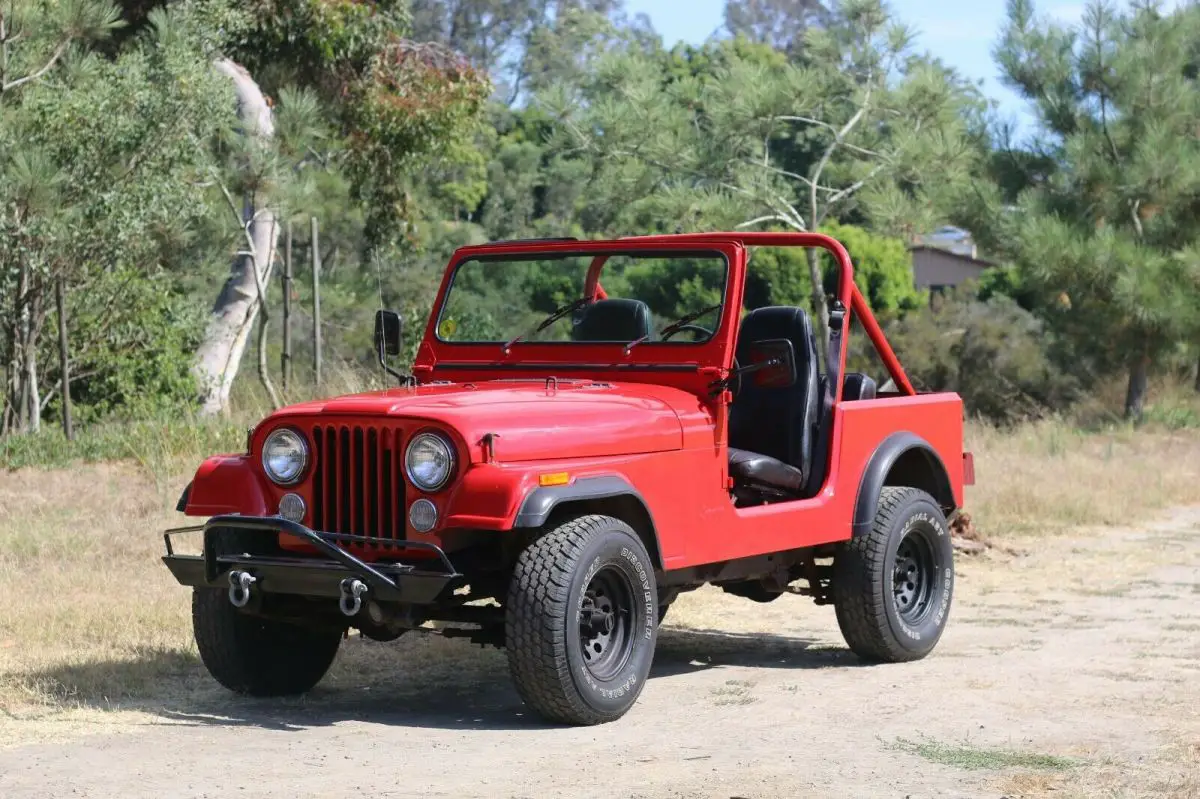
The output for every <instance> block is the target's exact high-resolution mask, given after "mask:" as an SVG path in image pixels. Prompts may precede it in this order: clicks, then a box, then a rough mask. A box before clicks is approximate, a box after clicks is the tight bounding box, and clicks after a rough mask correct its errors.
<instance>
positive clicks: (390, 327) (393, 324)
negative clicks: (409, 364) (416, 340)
mask: <svg viewBox="0 0 1200 799" xmlns="http://www.w3.org/2000/svg"><path fill="white" fill-rule="evenodd" d="M403 329H404V322H403V320H402V319H401V318H400V314H398V313H396V312H395V311H384V310H379V311H376V312H375V349H376V350H377V351H378V352H379V359H380V361H382V360H383V358H384V356H385V355H399V354H400V349H401V344H402V342H403V332H402V331H403Z"/></svg>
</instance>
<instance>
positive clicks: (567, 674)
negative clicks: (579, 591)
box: [504, 514, 641, 725]
mask: <svg viewBox="0 0 1200 799" xmlns="http://www.w3.org/2000/svg"><path fill="white" fill-rule="evenodd" d="M614 526H615V527H618V528H623V531H624V532H626V533H627V534H628V535H629V536H630V538H631V539H632V541H633V542H635V543H637V544H638V546H639V547H640V546H641V544H640V540H639V539H638V537H637V534H636V533H635V532H634V531H633V529H632V528H630V527H629V526H628V525H626V524H625V523H624V522H622V521H620V520H619V519H615V518H613V517H610V516H602V515H599V514H589V515H586V516H579V517H577V518H574V519H570V520H568V521H565V522H563V523H562V524H560V525H558V526H557V527H554V528H553V529H550V530H549V531H547V532H546V533H544V534H543V535H542V536H541V537H540V538H538V539H537V540H536V541H534V542H533V543H532V544H530V545H529V546H528V547H527V548H526V549H525V550H524V551H523V552H522V553H521V555H520V557H518V558H517V563H516V566H515V568H514V569H513V574H512V579H511V581H510V583H509V591H508V608H507V612H506V613H505V630H504V634H505V635H504V637H505V650H506V652H507V656H508V665H509V670H510V672H511V673H512V679H513V683H514V684H515V685H516V688H517V693H518V694H519V695H520V697H521V699H522V700H524V702H525V704H527V705H529V707H531V708H532V709H533V710H534V711H536V712H537V713H539V714H541V715H542V716H545V717H546V718H548V719H550V720H553V721H558V722H562V723H567V724H582V725H590V724H600V723H603V722H606V721H611V720H612V719H613V718H615V716H614V715H612V714H608V713H603V712H601V711H598V710H596V709H595V708H593V707H591V706H590V705H588V704H586V703H585V702H584V701H583V700H582V699H580V697H579V696H578V695H577V694H576V693H575V691H573V690H570V689H569V688H568V686H571V685H572V684H573V682H572V681H573V679H574V678H573V677H572V676H571V668H570V663H569V660H568V656H567V645H566V639H567V636H566V629H565V625H566V624H567V623H568V620H569V619H570V617H571V613H570V608H569V607H568V603H569V601H570V594H571V582H572V578H573V576H574V572H575V569H576V568H578V567H579V565H580V564H579V562H578V561H579V558H580V556H581V555H582V553H583V550H584V548H585V547H586V546H587V544H588V542H589V541H590V540H591V539H592V538H593V537H594V536H596V535H599V534H600V533H602V532H603V531H604V530H606V529H612V528H613V527H614Z"/></svg>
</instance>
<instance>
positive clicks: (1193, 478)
mask: <svg viewBox="0 0 1200 799" xmlns="http://www.w3.org/2000/svg"><path fill="white" fill-rule="evenodd" d="M966 439H967V441H966V446H967V449H969V450H971V451H972V452H974V453H975V482H976V485H975V486H974V487H969V488H967V495H966V505H967V507H968V508H969V509H970V511H971V516H972V518H973V519H974V521H975V524H976V525H978V526H979V527H980V528H981V530H982V531H983V532H984V534H985V535H987V536H991V537H995V538H999V539H1001V540H1003V539H1004V538H1006V537H1010V536H1012V535H1021V534H1029V533H1034V532H1036V533H1038V534H1042V533H1046V532H1050V531H1056V530H1064V529H1069V528H1071V527H1076V526H1081V525H1116V524H1136V523H1137V522H1138V516H1139V515H1141V514H1145V513H1147V512H1152V511H1154V510H1157V509H1160V508H1165V507H1169V506H1171V505H1176V504H1181V503H1187V502H1195V501H1196V500H1197V493H1196V485H1197V483H1200V434H1198V433H1197V431H1195V430H1178V431H1171V430H1166V429H1157V430H1156V429H1144V430H1137V431H1135V430H1133V429H1131V428H1124V427H1122V428H1115V429H1112V430H1110V431H1106V432H1102V433H1087V432H1083V431H1080V430H1079V429H1078V428H1075V427H1072V426H1070V425H1067V424H1064V423H1063V422H1059V421H1044V422H1038V423H1035V424H1030V425H1025V426H1022V427H1019V428H1017V429H1015V430H999V429H996V428H993V427H989V426H986V425H982V424H969V425H968V426H967V431H966Z"/></svg>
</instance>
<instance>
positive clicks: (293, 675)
mask: <svg viewBox="0 0 1200 799" xmlns="http://www.w3.org/2000/svg"><path fill="white" fill-rule="evenodd" d="M215 543H216V545H217V547H218V552H221V553H235V552H248V553H252V554H259V555H261V554H269V553H270V552H271V551H272V550H273V549H274V548H275V544H274V540H273V539H270V538H267V537H264V536H262V535H255V534H254V533H248V532H246V531H241V530H228V529H224V530H221V531H220V532H219V533H218V534H217V536H216V541H215ZM192 630H193V634H194V635H195V638H196V647H197V649H199V650H200V660H201V661H202V662H203V663H204V666H205V668H207V669H208V673H209V674H211V675H212V676H213V678H214V679H215V680H216V681H217V682H218V683H220V684H221V685H223V686H224V687H226V688H228V689H229V690H231V691H234V692H235V693H239V694H248V695H250V696H294V695H296V694H303V693H306V692H308V691H309V690H311V689H312V688H313V686H315V685H316V684H317V683H318V682H320V681H321V678H322V677H324V676H325V672H327V671H328V670H329V666H330V665H331V664H332V663H333V659H334V657H336V656H337V651H338V646H339V645H340V644H341V638H342V636H341V632H340V631H338V630H336V629H310V628H307V627H300V626H298V625H294V624H288V623H286V622H282V621H275V620H272V619H264V618H259V617H256V616H251V615H249V614H247V613H243V612H241V611H239V610H238V609H237V608H235V607H234V606H233V605H232V604H230V602H229V596H228V592H227V591H225V590H223V589H220V588H196V589H194V590H193V591H192Z"/></svg>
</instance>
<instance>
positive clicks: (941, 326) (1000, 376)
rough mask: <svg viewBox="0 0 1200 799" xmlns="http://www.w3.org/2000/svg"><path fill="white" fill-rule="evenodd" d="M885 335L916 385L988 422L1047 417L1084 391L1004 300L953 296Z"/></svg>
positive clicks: (1024, 316) (1039, 333)
mask: <svg viewBox="0 0 1200 799" xmlns="http://www.w3.org/2000/svg"><path fill="white" fill-rule="evenodd" d="M888 338H889V341H890V342H891V344H892V347H893V349H895V351H896V354H897V355H898V356H899V358H900V360H901V362H902V363H903V364H904V368H905V371H906V372H907V373H908V376H909V379H910V380H912V381H913V384H914V385H915V386H916V387H917V388H918V389H919V390H925V391H956V392H958V393H959V394H960V395H961V396H962V398H963V403H964V405H965V407H966V410H967V412H968V413H969V414H972V415H977V416H980V417H983V418H985V419H988V420H991V421H994V422H1001V423H1012V422H1017V421H1022V420H1026V419H1031V418H1038V417H1042V416H1046V415H1048V414H1050V413H1052V412H1054V411H1055V410H1056V409H1058V408H1063V407H1066V406H1068V405H1069V404H1070V403H1071V402H1072V401H1074V400H1075V399H1076V397H1077V396H1078V395H1079V392H1080V390H1081V388H1082V386H1080V384H1079V383H1078V381H1077V380H1076V379H1075V378H1074V377H1073V376H1072V375H1070V374H1064V373H1063V372H1061V371H1060V370H1059V369H1058V368H1057V366H1056V365H1055V364H1054V362H1053V361H1052V360H1051V358H1050V355H1049V353H1050V352H1052V351H1053V347H1054V342H1053V341H1052V340H1048V339H1049V338H1050V335H1049V334H1048V333H1047V332H1046V330H1045V329H1044V326H1043V325H1042V324H1041V323H1040V322H1039V321H1038V320H1037V318H1036V317H1034V316H1033V315H1032V314H1030V313H1029V312H1028V311H1025V310H1024V309H1022V308H1020V307H1019V306H1018V305H1017V304H1016V303H1014V302H1013V301H1012V300H1010V299H1008V298H1007V297H1002V296H1001V297H994V298H992V299H991V300H990V301H988V302H981V301H979V300H977V299H974V298H973V297H972V296H971V290H970V288H967V289H965V290H962V291H960V292H957V293H952V294H951V295H950V296H948V297H946V298H945V300H944V302H942V303H941V304H940V307H937V309H936V310H935V309H934V308H930V307H927V308H924V309H922V310H920V311H918V312H914V313H910V314H908V315H907V316H905V317H904V319H903V320H900V321H898V322H896V323H894V324H893V325H891V326H890V328H889V330H888Z"/></svg>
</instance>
